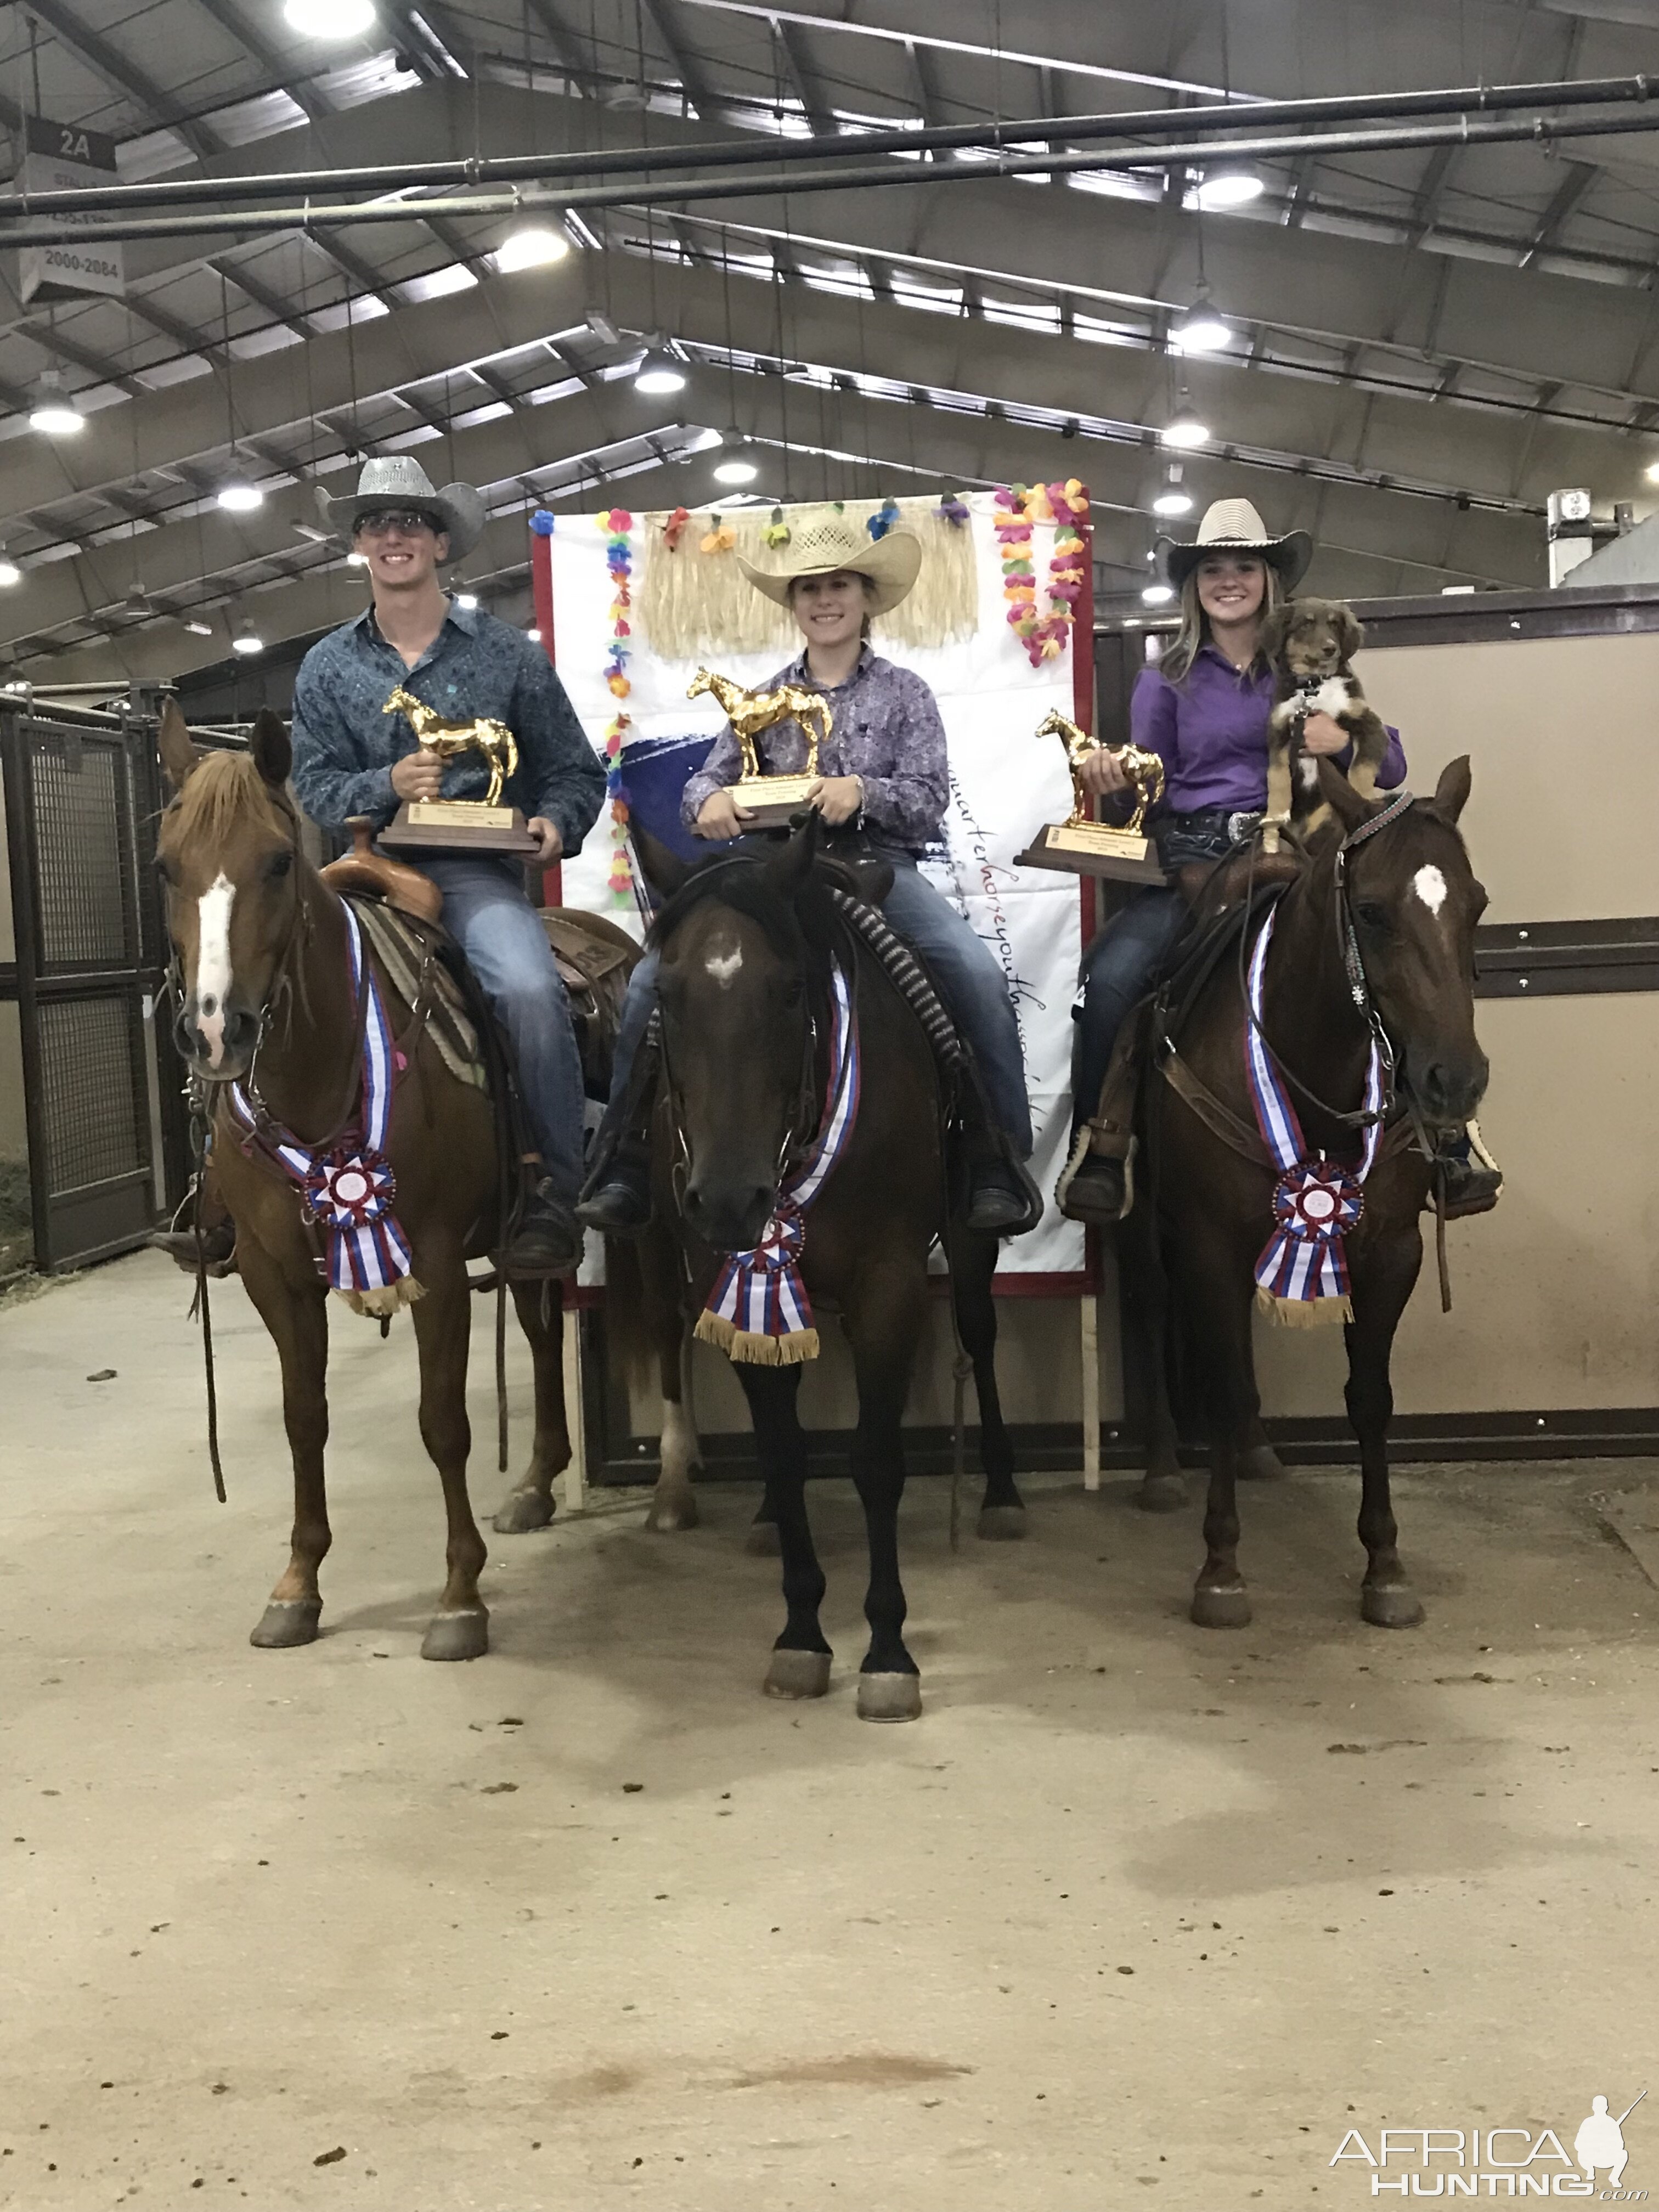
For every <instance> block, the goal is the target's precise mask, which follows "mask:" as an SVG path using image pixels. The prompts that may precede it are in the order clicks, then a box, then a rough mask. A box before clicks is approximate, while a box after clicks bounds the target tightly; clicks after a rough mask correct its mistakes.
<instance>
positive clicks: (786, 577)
mask: <svg viewBox="0 0 1659 2212" xmlns="http://www.w3.org/2000/svg"><path fill="white" fill-rule="evenodd" d="M738 566H739V567H740V568H742V570H743V573H744V575H745V576H746V577H747V578H748V579H749V581H750V583H751V584H752V585H753V586H755V588H756V590H757V591H759V592H764V593H765V594H766V596H767V598H768V599H775V600H776V601H777V603H778V605H780V606H785V607H787V608H788V610H789V611H790V613H791V614H792V615H793V617H794V619H795V623H796V626H797V628H798V629H799V630H800V633H801V635H802V636H803V638H804V639H805V647H804V649H803V650H802V652H801V653H799V656H798V657H797V658H796V659H794V660H793V661H792V662H791V663H790V664H789V665H788V666H787V668H784V669H781V670H780V671H778V673H777V674H776V675H775V676H774V677H772V678H769V679H768V682H767V684H766V687H765V688H766V689H767V690H774V689H775V688H776V687H777V686H779V685H781V684H793V685H795V686H797V687H798V688H799V689H802V690H811V691H814V692H817V693H818V694H819V695H820V696H822V697H823V699H825V700H826V701H827V702H828V703H829V709H830V714H831V716H832V726H831V732H830V737H829V744H828V745H827V746H825V747H824V748H823V757H822V760H821V763H820V766H821V769H822V774H821V775H819V777H818V780H817V783H816V785H815V786H814V787H813V789H812V792H811V799H810V804H811V805H812V806H813V807H815V808H816V809H817V812H818V813H819V814H820V815H821V816H822V817H823V821H824V823H825V824H826V825H827V826H828V827H829V828H832V829H833V828H845V827H848V826H856V827H857V828H859V829H861V830H862V831H863V832H864V834H865V836H866V838H867V840H868V841H869V843H870V845H871V846H872V848H873V849H874V850H875V851H876V852H877V853H878V854H879V855H880V857H881V858H882V859H883V860H885V861H886V862H887V863H888V864H889V866H890V867H891V869H892V872H893V884H892V889H891V890H890V891H889V892H888V893H887V895H886V896H885V897H884V899H883V901H882V910H883V912H884V914H885V915H886V916H887V919H888V921H890V922H891V924H892V926H893V927H894V929H895V930H896V932H897V933H898V934H899V935H900V936H901V937H902V938H904V939H907V940H908V943H909V944H910V945H913V946H914V947H915V950H916V951H918V952H919V953H921V956H922V957H923V959H924V960H925V961H926V962H927V966H928V969H929V970H930V971H931V973H932V975H933V977H934V979H935V981H937V983H938V985H939V993H940V995H941V996H942V998H943V999H944V1000H945V1006H946V1007H947V1009H948V1010H949V1012H950V1013H951V1018H953V1020H954V1021H955V1022H956V1023H957V1026H958V1028H959V1029H960V1030H961V1031H962V1034H963V1036H964V1037H965V1038H966V1040H967V1042H968V1043H969V1047H970V1048H971V1049H972V1052H973V1054H974V1058H975V1061H976V1062H977V1064H978V1067H979V1073H980V1075H981V1079H983V1083H984V1086H985V1092H986V1096H987V1102H988V1105H989V1110H990V1113H991V1115H992V1116H993V1117H994V1121H995V1123H996V1126H997V1128H998V1129H999V1130H1000V1133H1001V1136H1002V1138H1003V1139H1004V1140H1005V1141H1006V1146H1008V1148H1009V1150H1010V1151H1011V1152H1012V1154H1013V1155H1014V1157H1015V1158H1017V1159H1019V1160H1025V1159H1029V1158H1030V1152H1031V1115H1030V1103H1029V1100H1028V1098H1027V1096H1026V1090H1025V1064H1024V1054H1023V1053H1022V1051H1021V1048H1020V1041H1019V1024H1018V1021H1017V1020H1016V1018H1015V1015H1014V1008H1013V1002H1012V999H1011V998H1010V997H1009V994H1008V987H1007V984H1006V981H1005V980H1004V978H1003V975H1002V974H1001V971H1000V969H999V968H998V966H997V963H996V962H995V961H994V959H993V958H992V957H991V955H990V953H989V952H988V951H987V949H986V946H985V945H984V943H983V941H982V940H981V939H980V938H979V937H978V936H977V935H976V934H975V931H974V929H973V928H972V927H971V926H970V924H969V922H968V921H966V920H965V919H964V918H963V915H960V914H958V913H957V910H956V908H954V907H953V906H951V904H950V903H949V902H947V901H946V900H945V898H943V897H942V896H940V894H939V892H938V891H937V890H934V889H933V885H932V884H930V883H929V882H928V881H927V878H926V877H925V876H923V875H922V874H921V871H920V869H919V868H918V867H917V866H916V863H917V860H919V858H920V857H921V853H922V851H923V849H924V848H926V847H927V846H929V845H932V844H935V843H937V842H939V839H940V836H941V835H942V825H943V823H944V818H945V806H946V805H947V804H948V803H949V799H950V774H949V769H948V766H947V763H946V758H945V726H944V724H943V722H942V721H941V720H940V719H939V704H938V702H937V701H936V700H935V699H934V697H933V693H932V692H931V691H930V690H928V688H927V684H925V683H924V682H923V680H922V678H921V677H919V676H917V675H915V673H913V672H912V671H910V670H908V669H903V668H898V667H896V666H895V665H893V663H892V662H891V661H890V660H884V659H881V658H880V657H879V656H878V654H876V653H872V651H871V649H870V643H869V633H870V622H871V617H872V616H875V615H882V614H885V613H887V612H888V611H889V610H890V609H891V608H893V607H896V605H898V603H899V601H900V600H901V599H903V598H904V597H905V595H906V594H907V593H908V592H909V590H910V589H911V587H912V586H913V585H914V584H915V580H916V574H917V571H918V570H919V568H921V542H920V541H919V540H918V539H917V538H914V537H912V536H910V535H909V534H908V532H903V531H890V532H889V533H888V534H887V536H886V537H884V538H880V539H878V540H876V541H874V542H872V540H871V539H870V538H868V537H867V536H866V533H865V532H863V531H861V530H860V529H858V528H856V527H855V526H854V524H853V523H852V522H851V521H850V520H847V519H845V518H844V517H842V516H841V515H835V514H831V515H826V516H824V517H823V518H822V519H821V520H817V521H813V522H809V523H807V524H805V525H804V526H802V527H801V528H800V529H799V530H797V531H796V532H795V534H794V537H793V539H792V540H791V543H790V545H789V551H788V559H787V564H786V565H785V566H784V567H783V568H780V569H776V570H773V569H762V568H754V567H751V566H750V563H749V562H746V561H744V560H741V559H740V560H739V562H738ZM758 743H759V745H760V749H761V752H762V755H763V760H762V767H763V772H765V773H767V774H770V775H798V774H799V773H801V772H802V770H803V769H805V765H806V761H807V757H808V755H807V738H806V737H805V733H804V732H802V730H801V728H800V726H799V723H798V722H793V721H788V722H780V723H776V724H775V725H774V726H772V727H771V728H769V729H768V730H765V731H763V732H762V733H761V736H760V738H759V740H758ZM742 773H743V750H742V747H741V745H740V744H739V742H738V738H737V736H736V734H735V732H733V731H732V728H731V726H730V725H729V724H728V726H727V727H726V730H725V731H724V732H722V734H721V735H720V737H719V738H716V739H715V741H714V747H713V749H712V750H711V751H710V752H709V755H708V758H707V760H706V761H705V762H704V763H703V764H702V769H701V770H700V771H699V772H698V773H697V774H696V775H694V776H692V777H691V778H690V780H689V781H688V782H687V784H686V787H685V793H684V801H683V804H682V814H683V817H684V821H685V822H686V823H687V825H688V826H689V827H690V829H693V830H695V832H696V835H697V836H700V837H707V838H708V839H710V840H712V841H713V842H715V843H725V842H726V841H727V840H729V839H732V838H734V837H741V836H743V835H744V832H745V829H746V826H747V824H748V823H749V822H750V819H751V817H750V816H749V815H748V813H747V812H746V811H745V810H744V807H743V806H742V805H739V804H738V800H737V799H736V798H735V796H734V795H733V793H732V788H731V787H732V785H733V784H735V783H736V782H737V781H738V778H739V777H740V776H741V775H742ZM656 970H657V963H656V956H655V955H654V953H647V956H646V957H645V958H644V959H643V960H642V961H641V963H640V964H639V966H638V967H637V968H636V969H635V971H634V975H633V977H632V979H631V980H630V982H629V993H628V1004H627V1006H626V1009H625V1010H624V1012H623V1025H622V1034H621V1036H620V1038H619V1040H618V1043H617V1060H616V1079H615V1084H614V1085H613V1088H612V1091H611V1098H612V1101H613V1105H619V1103H620V1102H621V1101H623V1099H624V1098H625V1097H626V1096H627V1092H628V1086H629V1074H630V1072H631V1069H632V1066H633V1060H634V1054H635V1050H636V1048H637V1047H638V1045H639V1042H640V1040H641V1037H642V1036H643V1035H644V1033H645V1029H646V1025H647V1022H648V1021H649V1019H650V1015H651V1009H652V1006H653V1004H654V1003H655V995H656ZM972 1152H973V1156H972V1157H970V1158H969V1168H968V1172H969V1191H968V1199H967V1210H966V1212H965V1215H964V1217H963V1218H964V1221H965V1224H966V1225H967V1226H968V1227H969V1228H972V1229H979V1230H986V1231H996V1232H1001V1233H1004V1234H1010V1233H1012V1234H1018V1233H1019V1231H1021V1230H1022V1229H1024V1228H1025V1227H1029V1226H1030V1225H1031V1198H1030V1191H1029V1189H1028V1188H1024V1187H1022V1182H1021V1178H1020V1176H1018V1174H1017V1173H1016V1172H1015V1171H1014V1169H1013V1167H1012V1164H1010V1162H1009V1160H1008V1159H1007V1158H1006V1157H1004V1156H1003V1155H1002V1154H1001V1153H1000V1151H999V1150H998V1148H997V1147H996V1146H995V1144H994V1142H993V1143H992V1144H990V1145H982V1146H976V1147H974V1148H972ZM601 1176H602V1179H601V1181H600V1182H599V1187H598V1188H597V1189H595V1190H594V1191H592V1193H591V1194H590V1195H589V1196H588V1197H587V1198H586V1200H584V1202H583V1204H582V1206H581V1208H580V1218H581V1219H582V1220H583V1221H584V1222H585V1223H586V1225H588V1227H590V1228H594V1229H603V1230H605V1231H610V1232H611V1233H613V1234H617V1233H623V1234H625V1233H627V1232H628V1231H630V1230H636V1229H639V1228H641V1227H642V1226H643V1225H644V1224H645V1223H646V1222H647V1220H648V1219H649V1218H650V1212H651V1189H650V1171H649V1161H648V1156H647V1150H646V1147H645V1146H644V1145H643V1143H642V1142H641V1141H639V1139H638V1138H637V1136H636V1135H634V1136H624V1138H623V1141H622V1142H621V1143H619V1144H618V1145H617V1146H616V1148H615V1150H614V1152H613V1154H612V1157H611V1161H610V1164H608V1166H606V1167H605V1168H604V1169H603V1170H602V1171H601Z"/></svg>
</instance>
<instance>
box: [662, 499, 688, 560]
mask: <svg viewBox="0 0 1659 2212" xmlns="http://www.w3.org/2000/svg"><path fill="white" fill-rule="evenodd" d="M690 520H691V515H690V509H689V508H687V507H676V508H675V509H674V512H673V513H672V514H671V515H670V516H669V518H668V520H667V521H666V522H665V523H664V525H663V526H662V537H663V543H664V544H665V545H666V546H667V548H668V550H669V551H670V552H671V553H678V551H679V550H680V538H681V536H682V534H683V533H684V529H685V526H686V524H687V523H688V522H690Z"/></svg>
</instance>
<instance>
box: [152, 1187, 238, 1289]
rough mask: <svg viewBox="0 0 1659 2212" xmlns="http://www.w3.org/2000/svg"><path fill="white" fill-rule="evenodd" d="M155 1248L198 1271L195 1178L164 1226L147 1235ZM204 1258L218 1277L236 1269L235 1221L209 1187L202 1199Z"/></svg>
mask: <svg viewBox="0 0 1659 2212" xmlns="http://www.w3.org/2000/svg"><path fill="white" fill-rule="evenodd" d="M144 1242H145V1243H147V1244H148V1245H149V1248H150V1249H151V1251H153V1252H165V1253H166V1254H167V1257H168V1259H169V1260H171V1261H173V1265H174V1266H175V1267H182V1268H183V1269H184V1271H185V1274H187V1275H193V1274H194V1273H196V1272H197V1249H196V1186H195V1184H194V1183H193V1182H192V1183H191V1187H190V1188H189V1190H188V1191H186V1192H185V1195H184V1197H183V1198H182V1199H181V1200H180V1201H179V1206H178V1210H177V1211H176V1212H175V1213H174V1214H173V1218H172V1220H171V1221H170V1222H169V1223H168V1224H167V1227H166V1228H165V1229H155V1230H152V1231H151V1232H150V1234H149V1236H148V1237H146V1238H145V1239H144ZM200 1258H201V1262H202V1264H203V1265H204V1267H205V1268H206V1270H207V1273H209V1274H210V1275H211V1276H212V1277H213V1278H214V1279H215V1280H216V1281H219V1280H222V1279H223V1278H224V1277H225V1276H227V1275H234V1273H235V1272H236V1224H235V1223H234V1221H233V1220H232V1219H231V1218H230V1216H229V1214H228V1213H227V1212H226V1211H225V1209H224V1207H223V1206H221V1205H220V1204H219V1202H218V1200H216V1198H215V1197H214V1196H213V1194H212V1193H211V1192H210V1191H209V1192H205V1193H204V1195H203V1200H202V1249H201V1255H200Z"/></svg>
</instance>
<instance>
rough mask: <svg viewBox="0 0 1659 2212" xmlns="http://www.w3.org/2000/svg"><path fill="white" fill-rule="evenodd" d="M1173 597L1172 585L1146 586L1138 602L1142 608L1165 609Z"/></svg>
mask: <svg viewBox="0 0 1659 2212" xmlns="http://www.w3.org/2000/svg"><path fill="white" fill-rule="evenodd" d="M1174 597H1175V586H1174V585H1173V584H1148V585H1147V586H1146V590H1145V591H1144V592H1142V593H1141V595H1140V600H1141V605H1143V606H1148V607H1167V606H1168V605H1169V604H1170V600H1171V599H1174Z"/></svg>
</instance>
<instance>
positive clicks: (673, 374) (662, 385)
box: [634, 346, 685, 398]
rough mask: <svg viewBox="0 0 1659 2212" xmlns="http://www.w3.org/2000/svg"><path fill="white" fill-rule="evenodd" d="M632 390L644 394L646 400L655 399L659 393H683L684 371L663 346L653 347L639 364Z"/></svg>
mask: <svg viewBox="0 0 1659 2212" xmlns="http://www.w3.org/2000/svg"><path fill="white" fill-rule="evenodd" d="M634 389H635V392H644V393H645V395H646V397H647V398H656V397H657V396H658V394H659V393H661V392H684V389H685V371H684V369H683V368H681V367H680V365H679V363H678V362H677V361H676V360H675V359H674V357H673V356H672V355H671V353H670V352H669V351H668V349H667V348H666V347H665V346H653V347H652V349H651V350H650V351H649V352H648V353H647V355H646V356H645V359H644V360H643V361H642V362H641V363H640V366H639V370H638V373H637V374H636V375H635V379H634Z"/></svg>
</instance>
